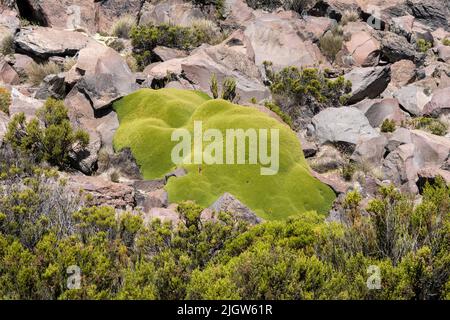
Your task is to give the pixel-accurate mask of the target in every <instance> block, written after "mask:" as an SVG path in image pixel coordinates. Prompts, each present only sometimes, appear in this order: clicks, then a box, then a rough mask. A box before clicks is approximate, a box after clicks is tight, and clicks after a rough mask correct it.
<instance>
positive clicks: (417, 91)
mask: <svg viewBox="0 0 450 320" xmlns="http://www.w3.org/2000/svg"><path fill="white" fill-rule="evenodd" d="M394 97H395V98H396V99H397V100H398V102H399V103H400V105H401V107H402V108H403V109H405V110H406V111H408V113H410V114H412V115H414V116H419V115H421V114H422V110H423V108H424V107H425V105H426V104H427V103H428V102H429V101H430V100H431V97H429V96H427V95H426V94H425V93H424V91H423V88H421V87H419V86H416V85H414V84H412V85H408V86H406V87H402V88H400V89H398V90H397V91H396V92H395V93H394Z"/></svg>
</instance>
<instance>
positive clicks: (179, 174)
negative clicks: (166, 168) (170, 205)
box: [164, 168, 187, 184]
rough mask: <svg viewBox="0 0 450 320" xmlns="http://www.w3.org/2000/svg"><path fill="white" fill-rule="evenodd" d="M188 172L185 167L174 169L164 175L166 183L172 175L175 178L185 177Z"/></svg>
mask: <svg viewBox="0 0 450 320" xmlns="http://www.w3.org/2000/svg"><path fill="white" fill-rule="evenodd" d="M186 174H187V171H186V170H185V169H184V168H176V169H175V170H173V171H172V172H169V173H168V174H166V175H165V176H164V184H166V183H167V181H168V180H169V179H170V178H172V177H174V178H177V177H183V176H185V175H186Z"/></svg>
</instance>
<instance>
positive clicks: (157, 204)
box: [143, 189, 168, 212]
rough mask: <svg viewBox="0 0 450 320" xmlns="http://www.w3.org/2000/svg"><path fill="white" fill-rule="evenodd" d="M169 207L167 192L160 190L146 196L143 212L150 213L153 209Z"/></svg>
mask: <svg viewBox="0 0 450 320" xmlns="http://www.w3.org/2000/svg"><path fill="white" fill-rule="evenodd" d="M167 205H168V195H167V191H166V190H164V189H158V190H154V191H150V192H147V193H146V194H144V202H143V210H144V212H148V211H150V209H152V208H166V207H167Z"/></svg>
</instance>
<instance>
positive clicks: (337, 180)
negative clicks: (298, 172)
mask: <svg viewBox="0 0 450 320" xmlns="http://www.w3.org/2000/svg"><path fill="white" fill-rule="evenodd" d="M311 174H312V175H313V177H315V178H316V179H317V180H319V181H320V182H322V183H324V184H326V185H327V186H329V187H330V188H331V189H333V191H334V193H336V194H343V193H346V192H347V191H348V189H349V186H348V184H347V183H345V181H344V180H343V179H342V177H341V176H340V174H339V173H336V172H330V173H318V172H315V171H313V170H311Z"/></svg>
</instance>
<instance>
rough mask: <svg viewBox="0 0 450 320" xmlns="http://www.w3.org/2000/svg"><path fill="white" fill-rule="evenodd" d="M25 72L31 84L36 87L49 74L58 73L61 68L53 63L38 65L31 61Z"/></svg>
mask: <svg viewBox="0 0 450 320" xmlns="http://www.w3.org/2000/svg"><path fill="white" fill-rule="evenodd" d="M25 72H26V74H27V76H28V79H29V80H30V82H31V84H32V85H35V86H37V85H39V84H40V83H41V82H42V80H44V78H45V77H46V76H48V75H49V74H58V73H60V72H61V67H60V66H59V65H57V64H56V63H54V62H47V63H43V64H39V63H36V62H34V61H33V62H32V63H30V65H29V66H28V67H27V69H26V70H25Z"/></svg>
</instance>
